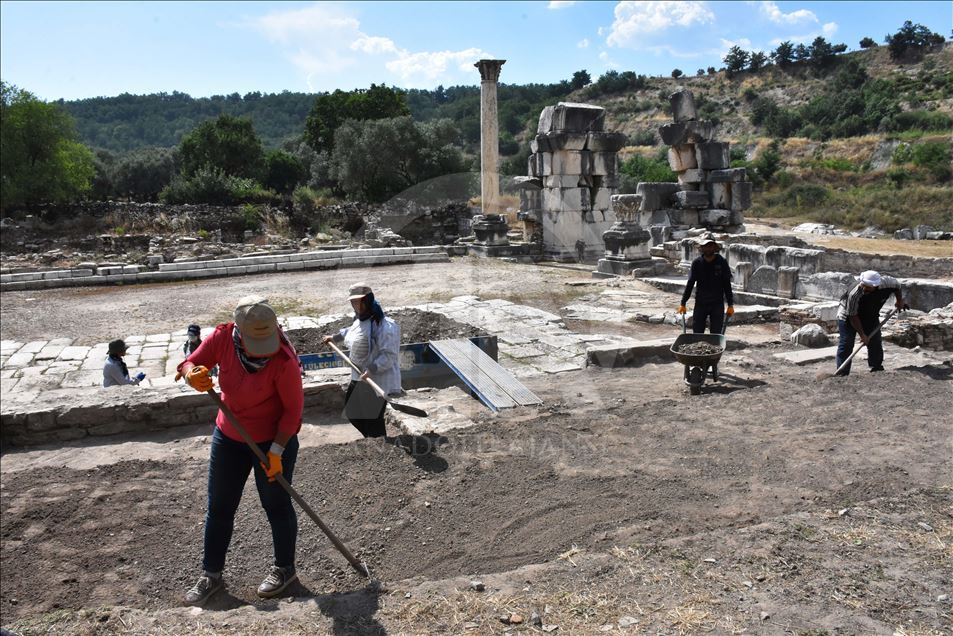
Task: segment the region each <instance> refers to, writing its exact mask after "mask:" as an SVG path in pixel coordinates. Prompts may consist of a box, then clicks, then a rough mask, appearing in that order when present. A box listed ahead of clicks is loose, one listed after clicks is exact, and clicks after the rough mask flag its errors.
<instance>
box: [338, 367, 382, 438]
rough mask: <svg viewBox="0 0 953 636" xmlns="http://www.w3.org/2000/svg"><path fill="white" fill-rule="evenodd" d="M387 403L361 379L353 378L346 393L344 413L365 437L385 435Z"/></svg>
mask: <svg viewBox="0 0 953 636" xmlns="http://www.w3.org/2000/svg"><path fill="white" fill-rule="evenodd" d="M386 408H387V403H386V402H385V401H384V400H383V399H382V398H381V397H380V396H379V395H377V394H376V393H374V389H372V388H371V387H370V385H368V384H367V382H362V381H359V380H351V383H350V384H348V385H347V393H346V394H345V395H344V415H345V417H347V419H348V421H349V422H350V423H351V424H353V425H354V428H356V429H357V430H359V431H360V432H361V435H363V436H364V437H385V436H386V434H387V427H386V426H385V425H384V409H386Z"/></svg>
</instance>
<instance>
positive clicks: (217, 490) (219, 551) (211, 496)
mask: <svg viewBox="0 0 953 636" xmlns="http://www.w3.org/2000/svg"><path fill="white" fill-rule="evenodd" d="M258 447H259V448H261V450H262V452H263V453H267V452H268V449H269V448H270V447H271V442H270V441H268V442H262V443H260V444H258ZM297 459H298V437H297V436H294V437H292V438H291V439H290V440H288V443H287V444H286V445H285V452H284V453H282V454H281V469H282V474H283V475H284V477H285V479H286V480H287V481H288V483H289V484H290V483H291V478H292V476H293V474H294V468H295V461H296V460H297ZM252 470H254V471H255V486H257V488H258V497H259V498H260V499H261V506H262V508H264V509H265V514H266V515H267V516H268V523H270V524H271V538H272V541H273V543H274V548H275V565H277V566H278V567H288V566H293V565H294V562H295V542H296V541H297V539H298V517H297V515H296V514H295V509H294V506H292V505H291V496H290V495H289V494H288V493H287V491H285V489H284V488H282V487H281V485H280V484H278V482H277V481H272V482H269V481H268V477H267V476H265V471H264V470H262V468H261V463H260V462H259V461H258V458H257V457H255V454H254V453H253V452H252V450H251V449H250V448H248V446H246V445H245V443H244V442H236V441H235V440H233V439H229V438H228V437H225V435H224V434H223V433H222V431H221V430H219V429H218V428H216V429H215V433H214V434H213V435H212V450H211V455H210V457H209V462H208V513H207V514H206V515H205V558H204V560H203V561H202V567H203V568H204V569H205V571H207V572H221V571H222V570H223V569H224V568H225V554H226V553H227V552H228V544H229V543H231V540H232V530H233V529H234V526H235V511H236V510H238V503H239V502H240V501H241V499H242V491H243V490H244V489H245V482H246V481H247V480H248V473H249V472H251V471H252Z"/></svg>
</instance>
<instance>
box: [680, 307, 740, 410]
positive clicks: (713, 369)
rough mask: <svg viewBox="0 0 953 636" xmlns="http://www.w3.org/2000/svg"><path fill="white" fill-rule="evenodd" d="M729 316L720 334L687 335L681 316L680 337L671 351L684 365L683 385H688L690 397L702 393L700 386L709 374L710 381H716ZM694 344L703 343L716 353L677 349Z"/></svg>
mask: <svg viewBox="0 0 953 636" xmlns="http://www.w3.org/2000/svg"><path fill="white" fill-rule="evenodd" d="M729 320H730V317H729V316H725V323H724V325H723V326H722V329H721V333H688V328H687V327H686V325H685V315H684V314H682V335H680V336H679V337H678V338H676V339H675V342H673V343H672V348H671V351H672V353H673V354H674V355H675V359H676V360H678V361H679V362H681V363H682V364H684V365H685V384H687V385H688V392H689V393H691V394H692V395H698V394H699V393H701V391H702V385H703V384H705V378H706V377H707V376H708V374H709V373H710V374H711V379H712V380H713V381H715V382H717V381H718V361H719V360H721V354H723V353H724V352H725V346H726V344H727V341H726V340H725V330H726V329H727V328H728V321H729ZM696 342H705V343H707V344H709V345H712V346H713V347H717V349H718V351H716V352H714V353H707V354H693V353H682V352H681V351H679V349H680V348H681V347H682V346H683V345H689V344H693V343H696Z"/></svg>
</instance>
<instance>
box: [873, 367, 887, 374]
mask: <svg viewBox="0 0 953 636" xmlns="http://www.w3.org/2000/svg"><path fill="white" fill-rule="evenodd" d="M883 370H884V368H883V366H879V367H870V372H871V373H876V372H877V371H883Z"/></svg>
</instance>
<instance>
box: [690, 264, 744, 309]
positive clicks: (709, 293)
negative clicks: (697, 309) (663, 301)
mask: <svg viewBox="0 0 953 636" xmlns="http://www.w3.org/2000/svg"><path fill="white" fill-rule="evenodd" d="M696 283H697V284H698V291H696V292H695V302H696V303H720V302H721V301H722V300H721V299H722V298H724V299H725V300H726V301H728V304H729V305H734V304H735V303H734V296H733V295H732V293H731V268H730V267H729V266H728V261H727V260H725V257H724V256H722V255H721V254H715V258H714V259H713V260H712V261H711V262H710V263H709V262H708V261H706V260H705V257H704V256H699V257H698V258H696V259H695V260H694V261H692V271H691V274H689V276H688V283H687V284H686V285H685V293H684V294H682V304H683V305H684V304H685V303H687V302H688V299H689V298H691V296H692V288H693V287H694V286H695V284H696Z"/></svg>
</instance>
